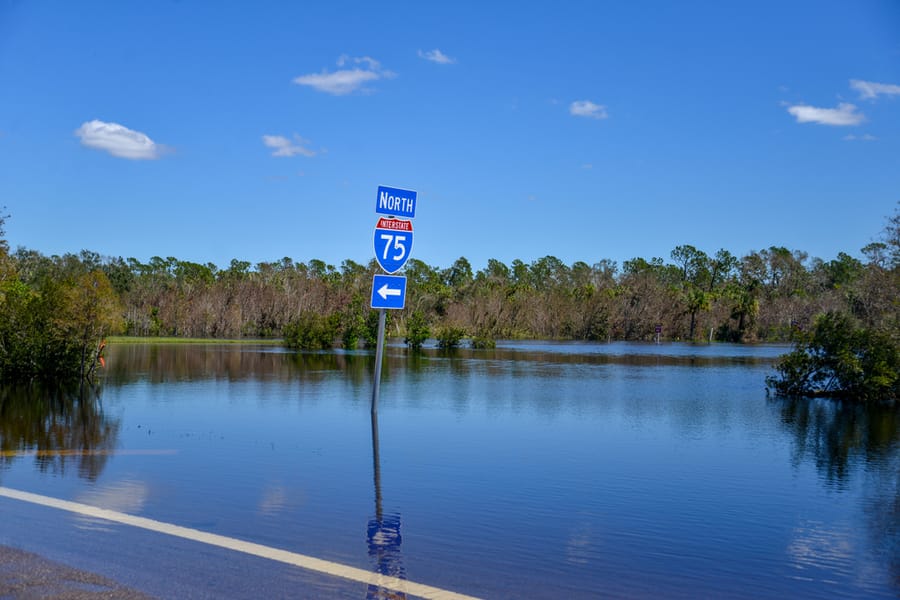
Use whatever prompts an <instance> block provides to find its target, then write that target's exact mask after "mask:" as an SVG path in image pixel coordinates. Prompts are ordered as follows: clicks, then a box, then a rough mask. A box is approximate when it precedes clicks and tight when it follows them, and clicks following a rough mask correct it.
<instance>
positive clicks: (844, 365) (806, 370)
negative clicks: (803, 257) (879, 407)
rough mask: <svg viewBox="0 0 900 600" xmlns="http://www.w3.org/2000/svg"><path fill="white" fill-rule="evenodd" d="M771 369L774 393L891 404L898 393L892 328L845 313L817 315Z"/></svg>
mask: <svg viewBox="0 0 900 600" xmlns="http://www.w3.org/2000/svg"><path fill="white" fill-rule="evenodd" d="M775 369H776V370H777V371H778V376H770V377H768V378H767V379H766V383H767V384H768V385H769V387H770V388H772V389H773V390H774V391H775V392H776V393H778V394H783V395H789V396H834V397H842V398H846V399H848V400H855V401H863V402H887V403H891V404H894V403H896V402H897V400H898V398H900V344H898V340H897V334H896V332H895V333H894V334H893V335H892V334H890V333H889V332H886V331H879V330H874V329H866V328H863V327H859V326H858V325H857V323H856V322H855V320H854V319H853V318H852V317H851V316H849V315H847V314H844V313H837V312H829V313H825V314H823V315H820V316H819V317H818V318H817V319H816V321H815V323H814V325H813V327H812V328H811V329H810V330H809V331H808V332H801V333H800V334H799V338H798V340H797V342H796V346H795V348H794V350H793V351H792V352H791V353H790V354H787V355H785V356H783V357H782V358H781V359H780V360H779V361H778V363H777V364H776V365H775Z"/></svg>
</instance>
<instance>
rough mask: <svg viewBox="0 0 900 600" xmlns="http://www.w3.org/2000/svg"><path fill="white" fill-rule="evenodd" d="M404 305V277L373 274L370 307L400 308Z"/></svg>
mask: <svg viewBox="0 0 900 600" xmlns="http://www.w3.org/2000/svg"><path fill="white" fill-rule="evenodd" d="M404 306H406V277H402V276H397V275H375V276H374V277H373V278H372V308H391V309H401V308H403V307H404Z"/></svg>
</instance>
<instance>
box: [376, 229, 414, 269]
mask: <svg viewBox="0 0 900 600" xmlns="http://www.w3.org/2000/svg"><path fill="white" fill-rule="evenodd" d="M374 242H375V260H377V261H378V264H379V265H381V268H382V269H384V271H385V272H386V273H396V272H397V271H399V270H400V269H402V268H403V265H405V264H406V261H407V260H409V254H410V252H412V244H413V226H412V221H407V220H405V219H385V218H384V217H381V218H380V219H378V223H376V224H375V239H374Z"/></svg>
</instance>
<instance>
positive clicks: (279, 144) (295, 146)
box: [262, 134, 316, 156]
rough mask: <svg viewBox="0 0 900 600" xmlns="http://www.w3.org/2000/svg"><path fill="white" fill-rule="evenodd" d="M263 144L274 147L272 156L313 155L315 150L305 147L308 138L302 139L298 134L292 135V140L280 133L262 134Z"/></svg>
mask: <svg viewBox="0 0 900 600" xmlns="http://www.w3.org/2000/svg"><path fill="white" fill-rule="evenodd" d="M262 141H263V144H265V145H266V146H268V147H269V148H272V149H274V152H272V156H297V155H298V154H299V155H301V156H315V155H316V152H315V151H314V150H310V149H309V148H307V147H306V145H307V144H309V141H308V140H304V139H303V138H302V137H300V136H299V135H296V134H295V135H294V141H291V140H289V139H288V138H286V137H284V136H282V135H264V136H262Z"/></svg>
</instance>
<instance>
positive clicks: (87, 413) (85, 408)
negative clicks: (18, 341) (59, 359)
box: [0, 386, 120, 481]
mask: <svg viewBox="0 0 900 600" xmlns="http://www.w3.org/2000/svg"><path fill="white" fill-rule="evenodd" d="M119 427H120V423H119V420H118V419H113V418H110V417H109V416H108V415H106V414H105V413H104V412H103V407H102V404H101V402H100V394H99V392H98V391H97V390H94V389H90V388H83V389H77V388H76V389H75V390H64V389H47V388H43V387H39V386H27V387H0V465H8V464H10V463H12V462H13V461H15V460H18V459H21V458H23V457H34V460H35V464H36V466H37V468H38V469H39V470H40V471H41V472H50V473H54V474H58V475H63V474H65V473H67V472H68V471H69V470H70V469H72V468H75V469H77V472H78V475H79V476H80V477H83V478H85V479H89V480H91V481H93V480H96V479H97V477H99V475H100V473H101V472H102V471H103V468H104V467H105V466H106V462H107V460H108V459H109V456H110V455H111V454H112V452H113V450H114V449H115V447H116V444H117V440H118V434H119Z"/></svg>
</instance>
